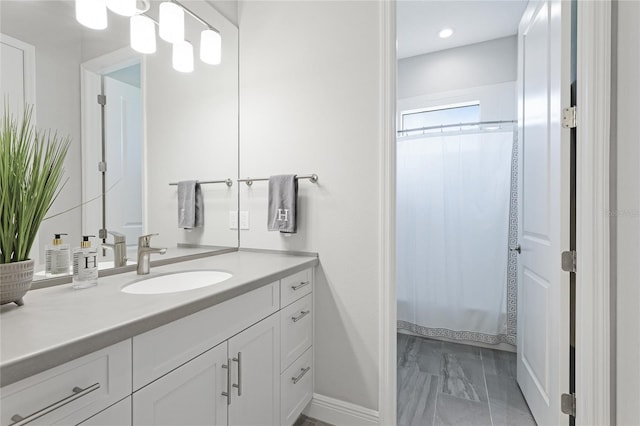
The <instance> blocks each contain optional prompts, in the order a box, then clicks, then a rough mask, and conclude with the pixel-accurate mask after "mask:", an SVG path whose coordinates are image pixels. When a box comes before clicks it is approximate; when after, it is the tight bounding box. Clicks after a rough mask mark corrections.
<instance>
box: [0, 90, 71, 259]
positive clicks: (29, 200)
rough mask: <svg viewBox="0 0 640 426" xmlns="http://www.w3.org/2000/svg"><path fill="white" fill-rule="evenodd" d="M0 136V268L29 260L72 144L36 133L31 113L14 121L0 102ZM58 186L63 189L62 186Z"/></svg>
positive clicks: (47, 132) (65, 140)
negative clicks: (0, 110) (0, 114)
mask: <svg viewBox="0 0 640 426" xmlns="http://www.w3.org/2000/svg"><path fill="white" fill-rule="evenodd" d="M4 111H5V112H4V115H3V117H2V129H1V130H0V139H1V140H0V202H1V204H0V263H11V262H21V261H24V260H28V259H29V252H30V251H31V246H33V242H34V241H35V238H36V236H37V233H38V228H40V223H41V222H42V220H43V219H44V217H45V215H46V213H47V211H48V210H49V209H50V208H51V205H52V204H53V202H54V201H55V200H56V198H57V197H58V195H59V194H60V191H61V190H62V188H63V187H64V184H65V183H66V181H65V182H64V183H62V177H63V174H64V159H65V157H66V155H67V151H68V150H69V144H70V143H71V139H70V138H68V137H65V138H61V137H59V136H58V135H57V133H55V132H54V133H52V132H51V131H41V130H37V129H36V128H35V126H34V125H33V124H32V123H31V115H32V107H31V106H27V107H25V109H24V113H23V116H22V120H20V121H18V119H16V118H15V117H14V116H13V115H12V114H11V113H10V112H9V108H8V104H7V102H5V109H4ZM61 183H62V184H61Z"/></svg>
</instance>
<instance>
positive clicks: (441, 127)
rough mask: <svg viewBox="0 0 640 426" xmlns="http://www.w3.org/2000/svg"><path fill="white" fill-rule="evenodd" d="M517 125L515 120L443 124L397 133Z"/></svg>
mask: <svg viewBox="0 0 640 426" xmlns="http://www.w3.org/2000/svg"><path fill="white" fill-rule="evenodd" d="M513 123H517V121H516V120H502V121H477V122H475V123H458V124H443V125H441V126H429V127H416V128H415V129H404V130H398V133H408V132H419V131H425V130H436V129H444V128H447V127H468V126H480V125H484V124H513Z"/></svg>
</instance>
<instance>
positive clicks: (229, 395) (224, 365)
mask: <svg viewBox="0 0 640 426" xmlns="http://www.w3.org/2000/svg"><path fill="white" fill-rule="evenodd" d="M222 368H226V369H227V391H226V392H222V396H226V397H227V405H231V360H230V359H229V358H227V363H226V364H222Z"/></svg>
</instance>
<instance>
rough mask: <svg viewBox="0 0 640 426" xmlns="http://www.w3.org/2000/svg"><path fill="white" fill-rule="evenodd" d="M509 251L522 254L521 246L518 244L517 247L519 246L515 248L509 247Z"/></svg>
mask: <svg viewBox="0 0 640 426" xmlns="http://www.w3.org/2000/svg"><path fill="white" fill-rule="evenodd" d="M509 250H510V251H515V252H517V253H518V254H520V253H522V248H521V247H520V244H518V245H517V246H515V247H509Z"/></svg>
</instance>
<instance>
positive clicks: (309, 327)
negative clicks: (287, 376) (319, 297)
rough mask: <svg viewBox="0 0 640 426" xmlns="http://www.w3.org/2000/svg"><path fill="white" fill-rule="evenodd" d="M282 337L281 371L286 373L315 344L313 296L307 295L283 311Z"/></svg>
mask: <svg viewBox="0 0 640 426" xmlns="http://www.w3.org/2000/svg"><path fill="white" fill-rule="evenodd" d="M280 336H281V339H282V340H281V346H280V347H281V350H280V354H281V360H280V371H284V370H285V369H287V368H288V367H289V366H290V365H291V363H292V362H293V361H295V360H296V359H298V357H299V356H300V355H302V353H303V352H304V351H306V350H307V348H309V346H311V344H312V342H313V295H311V294H307V295H306V296H304V297H303V298H302V299H300V300H298V301H297V302H294V303H292V304H291V305H289V306H287V307H286V308H284V309H283V310H282V311H281V314H280Z"/></svg>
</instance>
